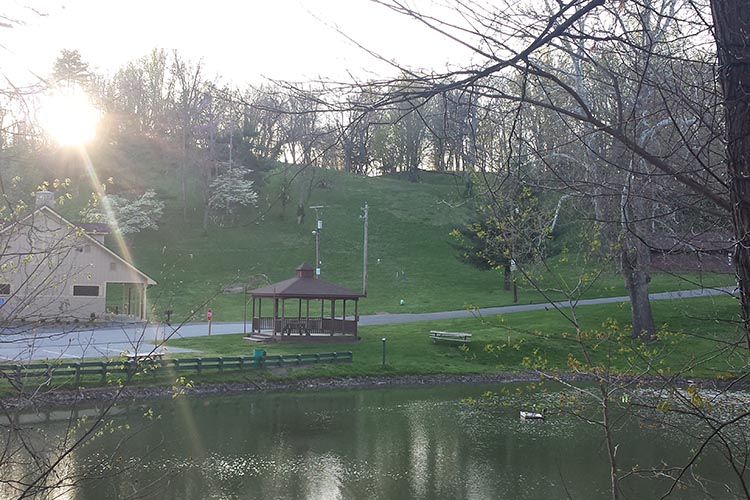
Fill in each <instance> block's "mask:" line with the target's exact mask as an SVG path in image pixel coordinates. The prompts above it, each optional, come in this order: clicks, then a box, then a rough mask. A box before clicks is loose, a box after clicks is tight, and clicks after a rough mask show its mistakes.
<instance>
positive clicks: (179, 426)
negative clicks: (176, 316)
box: [0, 384, 732, 500]
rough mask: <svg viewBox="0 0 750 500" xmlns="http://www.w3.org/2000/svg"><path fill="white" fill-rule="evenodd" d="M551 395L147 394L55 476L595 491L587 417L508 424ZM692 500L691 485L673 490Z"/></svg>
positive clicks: (622, 426) (643, 438)
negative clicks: (151, 397) (158, 397)
mask: <svg viewBox="0 0 750 500" xmlns="http://www.w3.org/2000/svg"><path fill="white" fill-rule="evenodd" d="M489 393H493V394H494V395H490V394H489ZM558 397H559V388H555V387H553V386H548V385H545V386H544V388H542V389H541V390H540V389H539V388H536V389H535V390H533V391H531V392H530V391H529V390H528V389H527V384H506V385H494V386H481V387H479V386H447V387H445V386H444V387H419V388H388V389H365V390H339V391H331V392H324V391H311V392H305V393H274V394H257V393H250V394H242V395H233V396H215V397H200V398H190V397H181V398H177V399H176V400H170V401H163V402H157V403H153V402H150V403H148V404H142V405H137V406H131V407H128V408H123V409H121V410H120V411H119V413H118V414H117V415H115V416H114V417H113V418H112V422H111V424H110V426H109V427H108V430H107V431H106V432H104V433H103V434H102V435H100V436H98V437H97V438H96V439H95V440H94V441H93V442H91V443H90V444H88V445H86V446H85V447H83V448H81V449H79V450H77V451H76V452H74V453H73V454H72V455H70V456H69V457H67V458H66V459H65V463H64V464H63V465H64V467H65V470H66V471H68V472H69V473H70V474H72V475H76V474H79V475H80V476H84V477H86V480H85V481H82V482H81V483H80V484H79V485H78V486H76V487H75V488H72V489H71V490H70V491H65V492H62V498H65V499H71V500H72V499H75V500H94V499H96V500H102V499H115V498H118V499H119V498H128V497H130V496H134V497H135V496H137V497H140V498H143V497H146V498H149V497H153V498H160V499H172V498H174V499H209V498H210V499H240V498H242V499H278V500H303V499H304V500H318V499H320V500H323V499H326V500H330V499H347V500H349V499H353V500H357V499H363V500H364V499H368V500H369V499H389V500H400V499H404V500H405V499H420V500H433V499H455V500H460V499H467V500H468V499H521V498H523V499H544V500H553V499H558V498H559V499H565V498H573V499H583V500H586V499H597V500H599V499H602V498H608V496H609V476H608V465H607V459H606V447H605V444H604V440H603V435H602V432H601V430H600V429H599V428H598V427H597V426H596V425H594V424H588V423H584V422H583V421H582V420H581V419H579V418H577V417H575V416H572V415H568V414H560V413H557V412H555V411H551V412H550V413H549V414H548V416H547V418H546V419H545V420H544V421H521V419H520V418H519V410H521V409H530V408H532V407H534V406H535V405H536V407H537V408H541V407H550V408H554V407H555V404H556V400H557V398H558ZM26 418H29V419H30V420H29V422H31V421H32V420H33V417H28V416H27V417H26ZM125 424H127V425H128V426H129V427H130V429H129V430H123V429H122V428H120V426H123V425H125ZM39 425H40V426H41V427H40V428H41V429H44V431H45V439H48V440H52V439H60V437H59V436H62V435H64V434H65V433H66V432H67V427H66V424H65V423H64V422H63V421H60V422H57V423H55V422H50V423H46V424H39ZM110 428H111V429H112V430H111V431H110V430H109V429H110ZM55 436H58V437H55ZM616 438H617V440H618V441H617V442H618V444H619V447H618V459H619V460H620V465H621V467H622V468H623V469H629V468H630V467H632V466H633V465H635V464H636V463H637V464H638V465H639V466H640V467H642V468H649V467H652V466H653V467H658V466H660V464H662V463H668V464H674V465H681V464H684V463H685V462H686V461H687V459H688V457H689V456H690V450H691V448H693V446H694V445H695V442H693V441H690V440H688V439H687V438H685V437H684V436H683V434H682V433H674V432H671V431H670V430H669V427H668V426H666V425H658V426H651V425H647V426H644V425H643V424H642V422H635V421H634V420H632V419H620V420H619V421H618V422H617V434H616ZM714 458H716V457H714ZM697 467H698V469H695V470H692V471H691V475H693V476H695V477H698V476H697V475H700V476H701V477H703V478H707V479H706V481H705V484H708V486H707V487H708V488H709V489H712V488H714V489H715V491H714V493H716V494H717V495H718V497H719V498H732V496H731V495H729V493H728V492H727V491H726V489H724V487H723V486H720V485H719V484H718V483H720V482H722V481H725V480H726V481H730V479H731V477H730V476H728V474H727V472H726V469H727V468H726V465H725V464H724V463H722V462H721V461H719V460H718V459H717V460H714V459H712V458H711V457H710V456H709V455H706V457H704V458H703V459H702V460H700V461H699V463H698V465H697ZM19 473H20V472H19V470H18V469H14V470H8V471H5V472H4V474H3V475H4V476H5V477H8V476H7V475H8V474H19ZM96 478H98V479H96ZM714 482H717V484H714ZM668 484H669V483H668V482H667V481H665V480H660V479H654V478H642V477H639V476H633V477H631V478H628V479H627V480H625V481H623V491H624V492H625V493H626V494H627V495H628V497H629V498H659V496H660V495H661V493H663V492H664V491H665V489H666V488H667V486H668ZM696 484H697V483H696ZM6 493H7V491H6ZM0 496H3V497H4V496H5V495H2V492H0ZM706 497H707V495H706V494H705V493H701V492H700V491H698V490H687V491H685V490H680V491H679V492H678V493H675V496H674V498H680V499H689V498H706Z"/></svg>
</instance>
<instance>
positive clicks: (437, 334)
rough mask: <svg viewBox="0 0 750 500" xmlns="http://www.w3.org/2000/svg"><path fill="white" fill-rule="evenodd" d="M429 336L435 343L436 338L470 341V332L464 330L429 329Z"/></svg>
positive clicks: (451, 340) (462, 341)
mask: <svg viewBox="0 0 750 500" xmlns="http://www.w3.org/2000/svg"><path fill="white" fill-rule="evenodd" d="M430 338H431V339H432V342H433V343H436V342H437V341H438V340H445V341H447V342H460V343H461V344H467V343H469V342H471V334H470V333H465V332H441V331H438V330H430Z"/></svg>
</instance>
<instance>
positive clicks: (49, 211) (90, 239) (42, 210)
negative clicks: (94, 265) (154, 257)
mask: <svg viewBox="0 0 750 500" xmlns="http://www.w3.org/2000/svg"><path fill="white" fill-rule="evenodd" d="M36 214H42V215H44V216H47V217H52V218H53V219H57V221H58V222H60V223H62V225H64V226H68V227H70V228H71V229H72V228H80V229H81V230H82V231H81V234H80V235H79V236H80V237H82V238H84V239H85V240H86V242H87V243H91V244H92V245H94V246H95V247H97V248H99V249H100V250H103V251H104V252H106V253H107V254H109V255H110V256H111V257H113V258H114V259H116V260H117V261H119V262H120V263H122V264H123V265H125V266H126V267H127V268H128V269H130V270H131V271H133V272H134V273H136V274H138V275H139V276H141V277H142V278H144V280H145V281H146V283H148V284H149V285H156V281H155V280H154V279H152V278H151V277H150V276H149V275H147V274H146V273H144V272H143V271H141V270H139V269H138V268H137V267H135V266H134V265H133V264H131V263H130V262H128V261H127V260H125V259H123V258H122V257H120V256H119V255H117V254H116V253H115V252H113V251H112V250H110V249H109V248H107V247H106V246H104V244H102V243H99V242H98V241H97V240H96V239H95V238H93V237H92V236H91V235H89V234H88V232H87V231H86V229H85V228H84V227H83V225H81V224H75V223H73V222H70V221H69V220H68V219H66V218H65V217H63V216H62V215H60V214H58V213H57V212H55V211H54V210H53V209H52V208H50V207H48V206H47V205H43V206H41V207H39V208H37V209H36V210H34V211H33V212H32V213H30V214H29V215H27V216H26V217H24V218H23V219H21V220H19V221H17V222H14V223H12V224H9V225H8V226H6V227H4V228H2V229H0V234H3V233H4V232H6V231H8V230H9V229H11V228H12V227H13V226H15V225H16V224H20V223H22V222H24V221H26V220H28V219H30V218H32V217H34V216H35V215H36Z"/></svg>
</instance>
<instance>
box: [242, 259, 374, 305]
mask: <svg viewBox="0 0 750 500" xmlns="http://www.w3.org/2000/svg"><path fill="white" fill-rule="evenodd" d="M249 293H250V295H252V296H253V297H284V298H300V299H358V298H359V297H362V296H363V295H362V294H361V293H359V292H353V291H352V290H349V289H348V288H344V287H343V286H339V285H335V284H333V283H328V282H327V281H323V280H321V279H316V278H315V270H314V269H313V268H312V267H311V266H310V265H309V264H306V263H304V264H301V265H300V266H299V267H297V269H296V276H295V277H294V278H289V279H286V280H284V281H279V282H278V283H272V284H270V285H266V286H263V287H260V288H256V289H255V290H252V291H250V292H249Z"/></svg>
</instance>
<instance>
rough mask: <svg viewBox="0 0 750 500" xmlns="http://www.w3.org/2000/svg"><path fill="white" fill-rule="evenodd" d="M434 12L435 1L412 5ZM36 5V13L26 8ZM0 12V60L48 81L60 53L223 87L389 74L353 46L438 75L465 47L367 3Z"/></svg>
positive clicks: (14, 71) (14, 8)
mask: <svg viewBox="0 0 750 500" xmlns="http://www.w3.org/2000/svg"><path fill="white" fill-rule="evenodd" d="M414 1H417V2H420V3H421V4H423V5H422V6H421V7H420V8H422V9H423V10H424V9H438V6H437V5H436V4H434V3H433V0H412V2H414ZM30 5H33V10H32V9H31V8H30V7H29V6H30ZM2 9H3V10H0V14H2V15H4V16H6V17H12V18H14V19H17V20H20V21H21V22H22V24H21V25H16V26H14V27H12V28H0V37H1V38H0V45H1V48H2V50H1V51H0V64H1V65H2V66H1V67H2V68H3V72H4V73H5V74H6V75H10V77H11V78H13V79H14V80H15V79H24V80H25V79H28V78H32V79H33V78H34V75H38V76H42V77H46V76H48V75H49V74H50V72H51V68H52V64H53V63H54V60H55V59H56V57H57V56H58V55H59V54H60V51H61V50H62V49H68V50H78V51H79V52H80V53H81V55H82V57H83V60H84V61H86V62H88V63H89V64H90V66H91V68H93V69H94V70H96V71H97V72H99V73H103V74H105V75H109V76H112V75H113V74H114V72H115V71H116V70H117V69H118V68H120V67H122V66H124V65H125V64H126V63H127V62H128V61H130V60H133V59H137V58H138V57H141V56H143V55H145V54H147V53H148V52H150V51H151V49H153V48H164V49H167V50H172V49H176V50H178V51H179V53H180V54H181V55H182V56H183V57H184V58H188V59H190V60H193V61H198V60H201V61H202V62H203V64H204V67H205V68H206V70H207V74H208V75H209V76H210V77H216V78H218V79H219V80H220V81H223V82H224V83H233V84H236V85H239V86H241V85H243V84H246V83H253V84H257V83H260V82H262V80H263V79H264V78H271V79H282V80H294V81H308V80H315V79H317V78H319V77H328V78H332V79H335V80H341V79H347V78H348V77H349V75H350V74H353V75H355V76H356V77H358V78H367V77H373V76H377V75H389V74H390V75H393V74H394V72H395V71H396V70H395V69H393V68H391V67H389V66H388V65H387V64H385V63H383V62H382V61H378V60H377V59H375V58H373V57H372V56H370V55H368V54H367V53H366V52H365V51H363V50H362V49H361V48H358V47H356V46H355V45H354V44H353V43H352V42H350V41H348V40H347V39H346V37H345V36H344V35H342V34H340V33H338V32H337V29H339V30H341V31H343V32H344V33H345V34H346V35H348V36H349V37H351V38H353V39H355V40H356V41H357V42H358V43H360V44H362V45H364V46H365V47H367V48H368V49H370V50H373V51H375V52H377V53H379V54H381V55H383V56H385V57H386V58H388V59H391V60H397V61H399V63H400V64H405V65H407V66H410V67H413V68H424V69H432V70H436V71H440V70H445V68H446V66H447V65H448V64H452V65H456V64H462V63H464V62H465V61H467V60H468V59H469V58H470V54H468V53H467V51H466V50H464V49H461V48H460V47H459V46H458V45H457V44H455V43H454V42H450V41H448V40H447V39H445V38H443V37H440V36H438V35H436V34H434V33H432V32H430V31H428V30H427V29H425V28H423V27H421V26H420V25H418V24H417V23H415V22H414V21H411V20H409V19H406V18H404V17H402V16H399V15H397V14H394V13H392V12H390V11H389V10H388V9H386V8H385V7H382V6H378V5H376V4H374V3H371V2H370V1H368V0H265V1H258V0H244V1H233V0H211V1H206V0H203V1H200V2H198V1H194V0H182V1H175V0H129V1H126V2H114V1H112V0H66V1H60V0H57V1H55V0H33V1H32V0H10V3H8V4H5V6H4V7H3V8H2Z"/></svg>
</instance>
